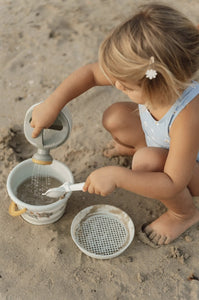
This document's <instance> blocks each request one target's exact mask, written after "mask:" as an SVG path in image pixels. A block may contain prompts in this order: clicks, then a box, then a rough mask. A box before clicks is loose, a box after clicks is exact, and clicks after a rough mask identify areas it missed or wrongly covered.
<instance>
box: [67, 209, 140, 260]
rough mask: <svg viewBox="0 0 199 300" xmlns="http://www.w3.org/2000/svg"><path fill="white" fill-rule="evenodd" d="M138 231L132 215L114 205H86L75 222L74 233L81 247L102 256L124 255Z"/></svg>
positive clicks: (72, 230)
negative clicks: (131, 217)
mask: <svg viewBox="0 0 199 300" xmlns="http://www.w3.org/2000/svg"><path fill="white" fill-rule="evenodd" d="M134 233H135V229H134V224H133V222H132V220H131V219H130V217H129V216H128V215H127V214H126V213H125V212H124V211H122V210H121V209H119V208H117V207H114V206H110V205H94V206H89V207H87V208H85V209H83V210H82V211H80V212H79V213H78V214H77V215H76V217H75V218H74V220H73V222H72V225H71V235H72V238H73V241H74V242H75V244H76V245H77V246H78V247H79V249H80V250H81V251H82V252H84V253H85V254H87V255H88V256H91V257H94V258H99V259H109V258H113V257H116V256H118V255H120V254H121V253H122V252H123V251H124V250H125V249H126V248H127V247H128V246H129V245H130V243H131V242H132V240H133V237H134Z"/></svg>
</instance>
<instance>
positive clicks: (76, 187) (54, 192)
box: [42, 182, 85, 198]
mask: <svg viewBox="0 0 199 300" xmlns="http://www.w3.org/2000/svg"><path fill="white" fill-rule="evenodd" d="M84 184H85V182H81V183H75V184H71V183H70V182H65V183H64V184H62V185H60V186H59V187H56V188H52V189H49V190H47V191H46V192H45V193H42V195H44V196H47V197H51V198H59V197H61V196H62V195H64V194H65V193H67V192H73V191H82V190H83V186H84Z"/></svg>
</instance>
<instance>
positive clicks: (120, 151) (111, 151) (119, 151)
mask: <svg viewBox="0 0 199 300" xmlns="http://www.w3.org/2000/svg"><path fill="white" fill-rule="evenodd" d="M134 153H135V148H133V147H132V148H130V147H125V146H123V145H121V144H119V143H117V142H116V141H115V140H112V141H111V142H110V143H109V144H108V145H107V148H106V149H105V150H104V152H103V154H104V156H106V157H109V158H111V157H115V156H119V155H123V156H125V155H129V156H133V154H134Z"/></svg>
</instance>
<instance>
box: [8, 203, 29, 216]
mask: <svg viewBox="0 0 199 300" xmlns="http://www.w3.org/2000/svg"><path fill="white" fill-rule="evenodd" d="M16 208H17V205H16V203H15V202H14V201H12V202H11V203H10V206H9V214H10V215H11V216H12V217H18V216H20V215H22V214H23V213H25V212H26V210H27V209H26V208H25V207H24V208H22V209H20V210H16Z"/></svg>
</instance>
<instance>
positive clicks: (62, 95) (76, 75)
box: [31, 63, 110, 137]
mask: <svg viewBox="0 0 199 300" xmlns="http://www.w3.org/2000/svg"><path fill="white" fill-rule="evenodd" d="M100 85H110V82H109V81H108V79H107V78H106V77H105V76H104V74H103V73H102V71H101V69H100V67H99V64H98V63H93V64H88V65H86V66H83V67H81V68H79V69H78V70H76V71H75V72H73V73H72V74H71V75H70V76H68V77H67V78H66V79H65V80H64V81H63V82H62V83H61V85H60V86H59V87H58V88H57V89H56V90H55V91H54V92H53V93H52V94H51V95H50V96H49V97H48V98H47V99H46V100H45V101H44V102H43V103H41V104H39V105H37V106H36V107H35V109H34V110H33V114H32V122H31V126H32V127H34V131H33V137H37V135H38V134H39V133H40V131H41V130H42V128H48V127H49V126H50V125H51V124H52V123H53V122H54V121H55V119H56V117H57V115H58V114H59V112H60V110H61V109H62V108H63V107H64V106H65V105H66V104H67V103H68V102H69V101H71V100H72V99H74V98H76V97H78V96H79V95H81V94H82V93H84V92H85V91H87V90H88V89H90V88H92V87H94V86H100Z"/></svg>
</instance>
